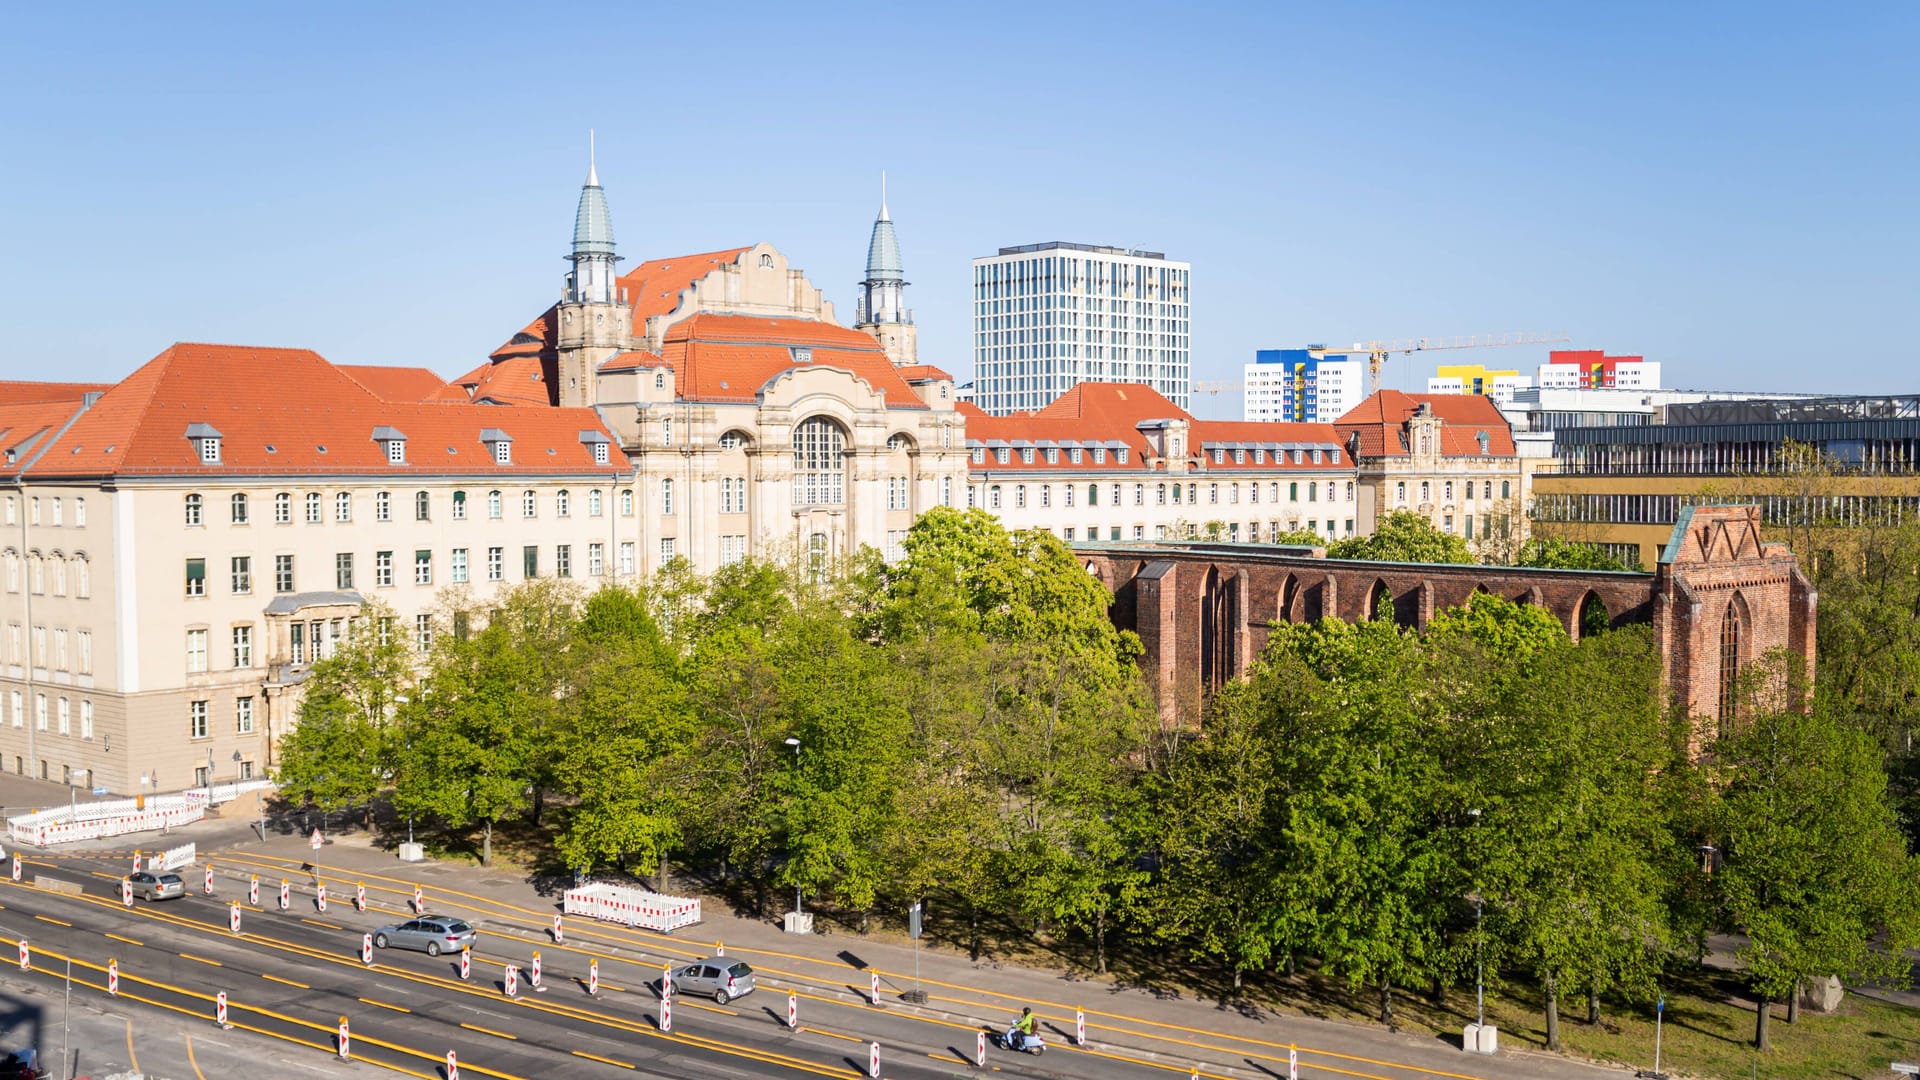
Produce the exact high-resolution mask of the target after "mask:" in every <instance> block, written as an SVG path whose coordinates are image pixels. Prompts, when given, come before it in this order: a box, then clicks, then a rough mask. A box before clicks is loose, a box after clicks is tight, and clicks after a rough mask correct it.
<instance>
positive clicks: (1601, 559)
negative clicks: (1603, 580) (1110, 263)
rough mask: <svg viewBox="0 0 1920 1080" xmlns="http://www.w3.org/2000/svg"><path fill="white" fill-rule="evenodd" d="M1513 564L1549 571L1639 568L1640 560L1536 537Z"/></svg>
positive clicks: (1599, 548)
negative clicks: (1630, 561) (1629, 560)
mask: <svg viewBox="0 0 1920 1080" xmlns="http://www.w3.org/2000/svg"><path fill="white" fill-rule="evenodd" d="M1513 565H1515V566H1537V567H1544V568H1547V569H1552V570H1638V569H1640V560H1638V559H1635V560H1634V561H1633V563H1632V564H1628V563H1625V562H1622V561H1621V560H1619V559H1617V558H1615V557H1614V556H1612V555H1610V554H1608V553H1607V551H1606V549H1604V548H1602V547H1600V546H1599V545H1597V544H1582V543H1579V542H1576V541H1573V540H1562V539H1559V538H1557V537H1535V538H1534V539H1532V540H1529V541H1527V542H1526V544H1525V545H1523V546H1522V547H1521V548H1520V554H1519V555H1518V556H1516V557H1515V558H1514V560H1513Z"/></svg>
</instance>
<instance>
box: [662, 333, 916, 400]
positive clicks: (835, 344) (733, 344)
mask: <svg viewBox="0 0 1920 1080" xmlns="http://www.w3.org/2000/svg"><path fill="white" fill-rule="evenodd" d="M796 348H804V349H807V350H809V351H810V353H811V357H812V358H811V359H810V360H809V361H807V362H806V363H801V362H799V361H797V360H795V358H794V351H793V350H794V349H796ZM660 351H661V354H662V356H663V358H664V359H665V360H666V361H667V362H668V363H670V364H672V365H673V373H674V383H675V387H676V389H677V391H678V394H679V397H680V398H681V399H682V400H684V401H752V400H754V398H755V396H756V395H757V394H758V393H759V392H760V389H761V388H762V387H763V386H765V385H766V384H767V383H769V382H771V381H772V380H773V379H774V377H775V376H777V375H779V374H780V373H781V372H784V371H790V370H793V369H795V368H801V367H836V368H842V369H845V370H847V371H851V372H852V373H853V374H854V375H855V376H856V377H858V378H860V379H862V380H865V381H866V382H867V383H868V384H869V385H871V386H872V387H873V388H874V389H875V390H878V391H880V392H881V393H883V394H885V395H886V400H887V405H888V407H889V408H896V409H924V408H926V407H927V406H926V404H925V403H924V402H922V401H921V400H920V398H919V396H918V395H916V394H915V393H914V392H913V388H912V387H911V386H908V385H907V381H906V380H905V379H903V378H901V377H900V369H899V368H896V367H894V366H893V363H892V362H891V361H889V360H888V359H887V354H886V350H885V349H883V348H882V347H881V345H880V342H879V341H877V340H875V339H874V337H873V336H872V335H871V334H867V333H863V332H861V331H859V330H849V329H847V328H846V327H844V326H835V325H834V324H832V323H825V322H815V321H813V320H810V319H768V318H761V317H757V316H749V315H695V316H693V317H692V318H689V319H684V320H682V321H680V322H678V323H675V324H674V325H673V326H672V327H670V328H669V329H668V330H667V334H666V340H665V342H664V343H663V344H662V347H661V350H660Z"/></svg>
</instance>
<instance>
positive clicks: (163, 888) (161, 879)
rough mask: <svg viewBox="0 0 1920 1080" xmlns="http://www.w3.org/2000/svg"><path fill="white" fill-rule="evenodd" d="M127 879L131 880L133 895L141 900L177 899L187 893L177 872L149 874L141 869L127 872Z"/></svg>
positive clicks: (184, 884) (185, 885)
mask: <svg viewBox="0 0 1920 1080" xmlns="http://www.w3.org/2000/svg"><path fill="white" fill-rule="evenodd" d="M127 880H128V881H131V882H133V895H135V896H138V897H140V898H141V899H142V900H178V899H180V898H181V897H183V896H185V895H187V883H186V882H184V881H182V880H180V875H179V874H149V873H147V872H146V871H145V870H142V871H140V872H139V873H136V874H128V875H127Z"/></svg>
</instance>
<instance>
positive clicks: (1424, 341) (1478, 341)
mask: <svg viewBox="0 0 1920 1080" xmlns="http://www.w3.org/2000/svg"><path fill="white" fill-rule="evenodd" d="M1569 340H1571V339H1570V338H1568V337H1567V335H1566V334H1564V333H1557V334H1556V333H1546V334H1472V335H1467V336H1464V337H1450V338H1448V337H1423V338H1406V339H1395V340H1387V341H1364V342H1358V341H1357V342H1354V344H1353V347H1352V348H1350V349H1334V348H1329V347H1327V346H1325V345H1309V346H1307V352H1309V353H1366V354H1367V389H1368V391H1369V392H1371V391H1374V390H1378V389H1380V368H1381V366H1382V365H1384V364H1385V363H1386V361H1387V357H1388V356H1391V355H1392V354H1394V353H1416V352H1435V351H1438V350H1441V349H1504V348H1511V347H1512V346H1515V345H1557V344H1559V343H1561V342H1565V341H1569ZM1244 389H1246V387H1245V384H1243V383H1241V382H1240V381H1239V380H1237V379H1232V380H1223V381H1219V382H1196V383H1194V384H1193V392H1194V393H1196V394H1237V393H1240V392H1241V391H1243V390H1244Z"/></svg>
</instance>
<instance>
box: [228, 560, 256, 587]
mask: <svg viewBox="0 0 1920 1080" xmlns="http://www.w3.org/2000/svg"><path fill="white" fill-rule="evenodd" d="M233 591H234V592H236V593H250V592H252V591H253V556H251V555H235V556H234V557H233Z"/></svg>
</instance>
